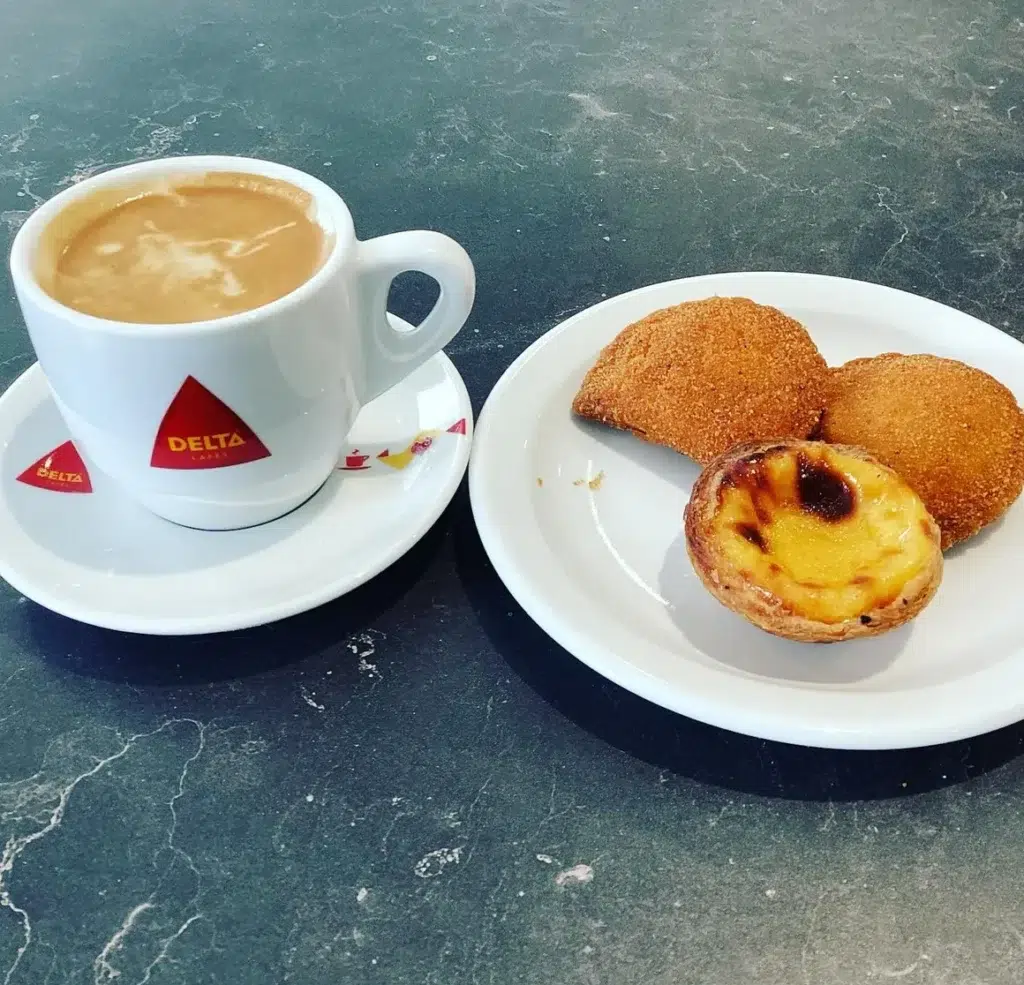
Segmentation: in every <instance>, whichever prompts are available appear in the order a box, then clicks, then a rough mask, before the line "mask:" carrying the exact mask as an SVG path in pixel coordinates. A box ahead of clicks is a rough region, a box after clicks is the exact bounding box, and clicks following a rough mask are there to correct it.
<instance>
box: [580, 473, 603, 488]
mask: <svg viewBox="0 0 1024 985" xmlns="http://www.w3.org/2000/svg"><path fill="white" fill-rule="evenodd" d="M602 482H604V470H603V469H602V470H601V471H600V472H598V473H597V475H595V476H593V477H591V478H590V479H573V483H572V484H573V485H574V486H586V487H587V488H588V489H595V490H596V489H600V488H601V483H602Z"/></svg>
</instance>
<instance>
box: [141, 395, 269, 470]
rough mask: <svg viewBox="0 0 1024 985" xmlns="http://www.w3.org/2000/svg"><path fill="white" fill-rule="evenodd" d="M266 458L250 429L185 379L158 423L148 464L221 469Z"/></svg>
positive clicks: (168, 467)
mask: <svg viewBox="0 0 1024 985" xmlns="http://www.w3.org/2000/svg"><path fill="white" fill-rule="evenodd" d="M269 457H270V451H269V449H268V448H267V446H266V445H265V444H263V442H262V441H260V439H259V438H258V437H257V436H256V433H255V432H254V431H253V429H252V428H251V427H249V425H248V424H246V423H245V421H243V420H242V419H241V418H240V417H239V416H238V415H237V414H236V413H235V412H234V411H233V410H232V409H231V408H230V407H229V406H228V405H227V404H226V403H224V401H223V400H221V399H220V398H219V397H216V396H215V395H214V394H212V393H211V392H210V391H209V390H207V389H206V387H204V386H203V385H202V383H200V382H199V381H198V380H197V379H196V378H195V377H194V376H188V377H186V378H185V382H184V383H182V385H181V389H180V390H178V392H177V394H176V395H175V397H174V399H173V400H172V401H171V404H170V406H169V407H168V408H167V413H165V414H164V417H163V420H162V421H161V422H160V427H159V428H158V429H157V434H156V440H155V441H154V442H153V454H152V457H151V458H150V461H149V464H150V465H151V466H152V467H153V468H155V469H222V468H228V467H229V466H232V465H245V464H246V463H247V462H256V461H259V460H260V459H261V458H269Z"/></svg>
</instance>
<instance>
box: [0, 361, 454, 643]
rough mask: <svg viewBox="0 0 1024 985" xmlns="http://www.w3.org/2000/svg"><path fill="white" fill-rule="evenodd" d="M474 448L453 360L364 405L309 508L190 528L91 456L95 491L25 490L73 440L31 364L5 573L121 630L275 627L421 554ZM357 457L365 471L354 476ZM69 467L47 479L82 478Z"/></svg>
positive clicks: (74, 612)
mask: <svg viewBox="0 0 1024 985" xmlns="http://www.w3.org/2000/svg"><path fill="white" fill-rule="evenodd" d="M460 421H461V422H463V424H462V425H461V426H460V425H459V422H460ZM450 427H454V428H455V430H454V431H448V430H447V429H448V428H450ZM431 432H433V433H431ZM471 436H472V410H471V408H470V404H469V397H468V395H467V393H466V387H465V385H464V384H463V382H462V378H461V377H460V376H459V373H458V371H457V370H456V369H455V367H454V366H453V365H452V363H451V361H450V360H449V359H448V357H447V356H445V355H444V354H443V353H440V354H438V355H436V356H434V357H433V358H432V359H431V360H429V361H428V362H427V363H425V364H424V365H423V366H421V367H420V368H419V369H417V370H416V371H415V372H414V373H412V374H411V375H410V376H409V377H408V378H407V379H406V380H404V381H403V382H401V383H399V384H398V385H397V386H395V387H394V388H392V389H391V390H389V391H388V392H387V393H385V394H384V395H382V396H381V397H378V398H377V399H376V400H374V401H373V402H372V403H370V404H368V405H367V406H366V407H364V408H363V410H362V412H361V413H360V415H359V417H358V419H357V420H356V423H355V425H354V426H353V429H352V433H351V434H350V436H349V440H350V442H351V443H352V447H351V448H349V449H347V454H346V455H345V456H344V457H343V459H342V461H341V462H340V463H339V466H340V467H339V468H338V469H336V470H335V471H334V473H333V474H332V475H331V477H330V478H329V479H328V480H327V482H326V483H325V484H324V485H323V486H322V487H321V489H320V490H319V491H318V492H317V493H316V495H314V496H313V497H312V499H310V500H309V501H308V502H307V503H305V504H304V505H303V506H301V507H300V508H299V509H297V510H295V511H294V512H292V513H289V514H288V515H287V516H285V517H282V518H281V519H279V520H275V521H273V522H272V523H267V524H264V525H262V526H259V527H251V528H249V529H247V530H231V531H212V532H211V531H201V530H190V529H188V528H186V527H179V526H175V525H174V524H172V523H168V522H167V521H166V520H161V519H160V518H158V517H156V516H154V515H153V514H151V513H149V512H147V511H146V510H144V509H143V508H142V507H141V506H137V505H136V504H135V503H133V502H131V501H130V500H128V499H127V498H126V497H125V496H123V495H122V494H121V492H120V491H119V490H118V488H117V487H116V486H114V485H113V483H112V482H111V481H110V480H109V479H108V478H107V477H106V476H104V475H103V474H102V473H101V472H99V471H98V470H96V469H94V468H90V467H89V462H88V460H86V462H85V467H86V469H87V470H88V476H89V479H90V480H91V486H92V492H91V493H88V494H81V493H79V494H77V495H72V494H67V493H62V492H57V491H53V490H52V489H41V488H36V487H33V486H31V485H28V484H26V483H25V482H24V481H19V479H18V476H20V475H22V474H23V473H24V472H25V470H26V469H29V477H30V478H31V477H32V476H34V475H35V474H36V470H35V469H33V468H31V467H32V466H34V465H35V464H36V463H38V461H39V459H40V458H43V457H45V456H46V455H47V454H48V453H49V452H50V451H52V450H54V449H56V448H57V447H58V446H60V445H62V444H63V443H64V442H66V441H67V440H68V433H67V430H66V428H65V427H64V422H63V420H62V419H61V417H60V414H59V413H58V412H57V409H56V407H55V406H54V404H53V401H52V400H51V399H50V395H49V388H48V386H47V383H46V379H45V377H44V376H43V373H42V371H41V370H40V369H39V366H38V365H34V366H32V367H31V368H30V369H29V370H27V371H26V372H25V373H24V374H22V376H20V377H19V378H18V379H17V380H16V381H15V382H14V383H13V384H12V385H11V387H10V388H9V389H8V390H7V392H6V393H5V394H4V395H3V397H2V398H0V449H2V450H0V575H2V576H3V578H4V579H5V580H6V581H8V582H9V583H10V584H11V585H12V586H13V587H14V588H16V589H17V590H18V591H19V592H21V593H22V594H23V595H26V596H28V597H29V598H31V599H33V600H34V601H36V602H38V603H39V604H40V605H44V606H46V607H47V608H49V609H53V610H54V611H55V612H60V613H62V614H63V615H66V616H70V617H71V618H72V619H78V620H80V621H82V622H87V623H92V624H93V625H96V626H105V627H107V628H110V629H120V630H125V631H128V632H135V633H154V634H189V633H209V632H219V631H222V630H229V629H240V628H243V627H247V626H256V625H260V624H262V623H266V622H271V621H273V620H275V619H281V618H283V617H285V616H290V615H294V614H295V613H298V612H303V611H305V610H307V609H311V608H313V607H314V606H317V605H320V604H322V603H324V602H327V601H329V600H331V599H334V598H337V597H338V596H340V595H343V594H344V593H345V592H348V591H351V590H352V589H353V588H356V587H357V586H358V585H361V584H362V583H363V582H365V581H368V580H369V579H370V578H372V577H373V576H374V575H375V574H377V573H378V572H380V571H382V570H383V569H384V568H386V567H387V566H388V565H390V564H392V563H393V562H394V561H396V560H397V559H398V558H399V557H401V556H402V555H403V554H404V553H405V552H406V551H407V550H409V548H411V547H412V546H413V545H414V544H415V543H416V542H417V541H418V540H419V539H420V538H421V537H422V536H423V535H424V534H425V533H426V532H427V530H429V529H430V527H431V526H432V525H433V523H434V521H435V520H436V519H437V518H438V517H439V516H440V514H441V512H442V510H444V508H445V507H446V506H447V505H448V503H449V502H450V501H451V498H452V496H453V495H454V494H455V490H456V489H457V488H458V485H459V483H460V482H461V480H462V476H463V475H464V474H465V470H466V463H467V461H468V459H469V448H470V441H471ZM417 438H419V441H418V442H417ZM424 438H428V439H429V440H424ZM414 443H415V444H416V447H415V449H414V450H413V451H410V446H412V445H413V444H414ZM385 452H386V453H387V454H384V457H383V458H381V457H379V456H381V455H382V454H383V453H385ZM352 453H355V454H354V457H353V460H352V462H351V465H353V466H355V465H358V466H359V467H358V468H349V469H345V468H344V467H343V466H344V465H345V460H346V459H347V458H348V454H352ZM65 454H66V453H65ZM364 458H365V461H364ZM63 463H64V458H63V456H58V457H57V458H56V459H55V461H53V462H51V465H52V466H53V467H52V468H51V469H50V472H51V473H52V472H55V473H56V474H57V475H58V477H59V476H60V475H61V474H62V473H63V475H64V477H65V479H69V478H71V477H73V476H74V474H75V469H74V468H73V467H72V468H70V469H69V468H67V467H66V466H65V465H64V464H63ZM44 484H49V485H51V486H53V485H56V486H57V487H58V488H60V487H61V484H60V482H57V483H54V482H52V481H51V482H49V483H47V482H46V481H45V479H44ZM82 486H83V484H82V483H77V484H72V483H70V482H68V483H67V488H68V489H69V490H75V489H76V488H77V489H81V488H82Z"/></svg>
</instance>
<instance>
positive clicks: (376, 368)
mask: <svg viewBox="0 0 1024 985" xmlns="http://www.w3.org/2000/svg"><path fill="white" fill-rule="evenodd" d="M357 257H358V260H357V265H358V271H359V285H358V297H359V305H360V316H361V318H360V323H361V325H362V326H363V331H364V343H363V344H364V352H365V377H364V379H365V382H364V388H363V389H364V392H363V393H362V394H360V397H361V398H362V401H363V403H366V402H368V401H370V400H372V399H373V398H374V397H376V396H378V395H379V394H381V393H383V392H384V391H385V390H387V389H388V388H389V387H392V386H394V384H396V383H397V382H398V381H399V380H401V379H403V378H404V377H406V376H408V375H409V373H411V372H412V371H413V370H414V369H415V368H416V367H417V366H419V365H420V364H421V363H424V362H426V361H427V359H429V358H430V357H431V356H432V355H434V353H435V352H439V351H440V350H441V349H443V348H444V347H445V346H446V345H447V344H448V343H449V342H450V341H451V340H452V339H453V338H454V337H455V335H456V334H458V332H459V330H460V329H461V328H462V326H463V325H464V324H465V323H466V319H467V318H468V317H469V312H470V310H471V309H472V307H473V298H474V296H475V294H476V274H475V273H474V271H473V262H472V261H471V260H470V259H469V255H468V254H467V253H466V251H465V250H464V249H463V248H462V247H461V246H459V244H458V243H456V242H455V240H453V239H449V238H448V237H447V236H443V235H441V233H434V232H427V231H425V230H410V231H407V232H401V233H391V234H390V235H388V236H379V237H377V238H376V239H371V240H367V241H366V242H364V243H360V244H359V245H358V253H357ZM412 270H416V271H419V272H421V273H424V274H426V275H427V276H428V277H433V278H434V280H436V281H437V282H438V284H439V285H440V287H441V294H440V297H438V299H437V303H436V304H435V305H434V307H433V309H432V310H431V312H430V314H428V315H427V317H426V318H424V319H423V321H422V322H421V323H420V324H419V325H417V326H416V327H415V328H412V329H405V330H402V329H396V328H395V327H394V326H393V325H392V324H391V322H390V320H389V319H388V316H387V305H388V291H389V290H390V288H391V282H392V281H393V280H394V279H395V278H396V277H397V276H398V275H399V274H404V273H407V272H408V271H412Z"/></svg>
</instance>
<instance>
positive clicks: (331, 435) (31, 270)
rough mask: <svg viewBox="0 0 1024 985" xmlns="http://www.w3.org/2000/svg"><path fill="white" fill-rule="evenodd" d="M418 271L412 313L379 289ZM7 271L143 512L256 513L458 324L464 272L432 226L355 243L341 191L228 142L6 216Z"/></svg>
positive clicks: (466, 264)
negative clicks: (421, 284) (423, 285)
mask: <svg viewBox="0 0 1024 985" xmlns="http://www.w3.org/2000/svg"><path fill="white" fill-rule="evenodd" d="M406 271H420V272H423V273H425V274H427V275H429V276H430V277H432V278H433V279H434V280H436V281H437V282H438V284H439V285H440V296H439V298H438V300H437V302H436V304H435V306H434V308H433V310H432V311H431V312H430V313H429V314H428V315H427V317H426V318H425V319H424V320H423V322H422V323H421V324H420V325H419V326H418V327H415V328H411V329H407V328H403V327H400V326H399V325H398V324H396V323H394V322H392V320H391V319H389V316H388V313H387V310H386V308H387V299H388V291H389V288H390V285H391V282H392V280H393V279H394V278H395V277H396V276H398V275H399V274H401V273H404V272H406ZM11 273H12V277H13V281H14V288H15V292H16V294H17V297H18V301H19V304H20V305H21V310H22V313H23V315H24V319H25V324H26V326H27V328H28V333H29V337H30V339H31V341H32V345H33V347H34V349H35V352H36V356H37V358H38V360H39V363H40V365H41V367H42V370H43V372H44V374H45V375H46V378H47V380H48V382H49V386H50V389H51V392H52V395H53V399H54V402H55V403H56V405H57V407H58V409H59V410H60V413H61V414H62V416H63V418H64V421H65V423H66V424H67V427H68V430H69V432H70V434H71V437H72V439H73V440H74V442H75V444H76V446H77V447H78V448H79V451H80V452H82V453H84V455H85V457H86V458H87V459H88V461H89V464H90V466H95V467H96V468H98V469H99V470H100V471H102V472H104V473H106V474H107V475H108V476H110V477H111V478H112V479H113V480H114V481H115V482H116V483H117V484H118V485H119V486H120V487H121V488H122V489H123V490H124V491H125V492H126V493H127V494H128V496H130V497H131V498H132V499H134V500H136V501H137V502H139V503H141V504H142V505H143V506H145V507H146V508H147V509H149V510H151V511H152V512H153V513H156V514H157V515H158V516H161V517H164V518H165V519H167V520H170V521H173V522H175V523H179V524H183V525H185V526H190V527H198V528H201V529H210V530H219V529H232V528H238V527H246V526H252V525H255V524H259V523H264V522H266V521H269V520H273V519H275V518H276V517H279V516H281V515H283V514H285V513H287V512H289V511H290V510H292V509H294V508H296V507H297V506H299V505H300V504H302V503H303V502H304V501H305V500H307V499H308V498H309V497H311V496H312V495H313V494H314V493H315V492H316V491H317V490H318V489H319V488H320V486H321V485H322V484H323V483H324V481H325V480H326V479H327V478H328V476H329V475H330V474H331V472H332V470H333V469H334V468H335V466H336V464H337V460H338V456H339V454H340V453H341V451H342V449H343V446H344V442H345V438H346V436H347V434H348V432H349V430H350V429H351V426H352V423H353V421H354V420H355V417H356V415H357V414H358V412H359V409H360V407H362V406H363V405H364V404H366V403H367V402H368V401H370V400H372V399H373V398H374V397H376V396H378V395H379V394H381V393H383V392H384V391H385V390H387V389H389V388H390V387H391V386H393V385H394V384H396V383H398V382H399V381H401V380H402V379H404V378H405V377H406V376H408V375H409V373H411V372H412V371H413V370H414V369H415V368H416V367H417V366H419V365H421V364H422V363H423V362H425V361H426V360H427V359H429V358H430V357H431V356H432V355H434V354H435V353H436V352H438V351H439V350H440V349H441V348H443V347H444V346H445V345H446V344H447V343H448V342H449V341H450V340H451V339H452V338H453V337H454V336H455V335H456V333H457V332H458V331H459V330H460V329H461V328H462V326H463V324H464V323H465V321H466V318H467V317H468V315H469V312H470V309H471V308H472V304H473V298H474V291H475V278H474V272H473V266H472V263H471V262H470V259H469V257H468V256H467V254H466V252H465V250H463V248H462V247H461V246H459V245H458V244H457V243H456V242H455V241H454V240H452V239H449V238H448V237H446V236H443V235H441V234H439V233H435V232H427V231H406V232H398V233H392V234H390V235H385V236H381V237H379V238H377V239H371V240H367V241H365V242H361V241H359V240H357V238H356V234H355V229H354V226H353V221H352V217H351V215H350V213H349V210H348V208H347V207H346V205H345V203H344V201H343V200H342V199H341V197H340V196H339V195H338V194H337V193H336V192H334V191H333V190H332V189H331V188H330V187H328V186H327V185H326V184H324V183H323V182H321V181H319V180H317V179H316V178H313V177H311V176H310V175H307V174H304V173H303V172H301V171H297V170H295V169H293V168H290V167H285V166H283V165H280V164H274V163H270V162H267V161H260V160H254V159H249V158H240V157H222V156H203V157H180V158H171V159H164V160H156V161H146V162H142V163H137V164H131V165H127V166H125V167H119V168H115V169H113V170H110V171H106V172H103V173H101V174H98V175H95V176H93V177H91V178H88V179H86V180H85V181H82V182H80V183H79V184H77V185H74V186H72V187H70V188H68V189H66V190H64V191H62V192H61V193H59V194H58V195H56V196H55V197H54V198H52V199H50V200H49V201H47V202H45V203H44V204H43V205H41V206H40V207H39V208H38V209H37V210H36V211H35V212H34V213H33V214H32V215H31V216H29V218H28V220H27V221H26V222H25V223H24V225H23V226H22V227H21V229H20V230H19V231H18V234H17V236H16V237H15V240H14V245H13V247H12V251H11Z"/></svg>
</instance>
